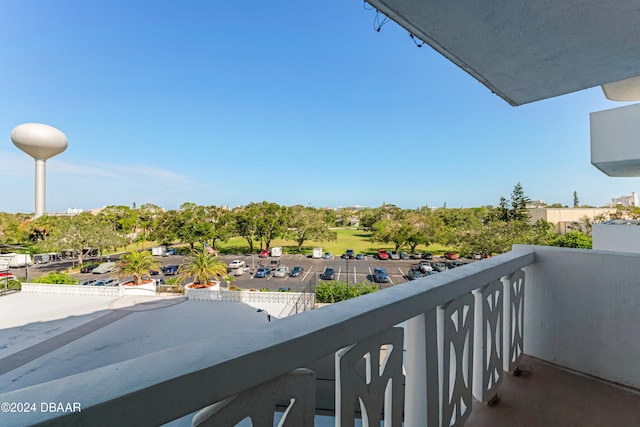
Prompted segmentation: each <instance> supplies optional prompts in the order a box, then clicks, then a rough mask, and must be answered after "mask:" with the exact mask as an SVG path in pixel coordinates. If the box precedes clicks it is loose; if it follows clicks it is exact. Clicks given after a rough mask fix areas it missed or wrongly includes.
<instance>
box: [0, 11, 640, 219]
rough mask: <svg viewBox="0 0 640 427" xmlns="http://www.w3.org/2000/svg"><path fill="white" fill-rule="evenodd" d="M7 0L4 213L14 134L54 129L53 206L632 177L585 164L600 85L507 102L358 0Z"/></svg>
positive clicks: (465, 198)
mask: <svg viewBox="0 0 640 427" xmlns="http://www.w3.org/2000/svg"><path fill="white" fill-rule="evenodd" d="M133 3H134V2H125V1H120V0H116V1H110V2H100V3H99V4H98V2H86V1H64V0H56V1H32V0H23V1H20V2H4V3H3V4H2V5H0V40H2V41H3V42H2V43H0V56H1V57H2V58H3V66H2V68H0V135H2V134H4V137H2V138H0V141H1V143H0V157H1V158H2V159H3V160H4V164H3V167H2V168H0V175H1V180H2V192H3V193H4V194H3V196H2V197H0V211H3V212H32V211H33V198H34V178H33V176H34V164H33V160H32V159H31V158H30V157H28V156H27V155H26V154H24V153H22V152H21V151H19V150H18V149H17V148H16V147H15V146H14V145H13V144H12V143H11V140H10V137H9V136H10V133H11V130H12V129H13V128H14V127H15V126H17V125H19V124H21V123H26V122H40V123H46V124H49V125H52V126H55V127H57V128H58V129H60V130H61V131H63V132H64V133H65V134H66V135H67V137H68V139H69V147H68V148H67V150H66V151H65V152H64V153H62V154H60V155H58V156H56V157H54V158H52V159H50V160H49V161H48V162H47V202H46V203H47V211H48V212H62V211H66V210H67V208H71V207H79V208H83V209H91V208H97V207H101V206H105V205H117V204H124V205H129V206H131V205H132V204H133V203H136V205H138V206H140V205H142V204H143V203H154V204H157V205H159V206H162V207H165V208H167V209H173V208H177V207H178V206H180V205H181V204H182V203H183V202H193V203H197V204H201V205H218V206H221V205H226V206H230V207H233V206H236V205H241V204H246V203H249V202H260V201H263V200H267V201H270V202H276V203H279V204H282V205H293V204H303V205H311V206H316V207H323V206H332V207H337V206H344V205H356V204H359V205H365V206H379V205H381V204H382V203H393V204H396V205H398V206H400V207H403V208H414V207H418V206H424V205H428V206H443V204H444V203H446V205H447V206H448V207H461V206H464V207H470V206H481V205H485V204H493V205H496V204H497V203H498V201H499V199H500V196H506V197H508V196H509V194H510V193H511V190H512V189H513V186H514V184H516V183H517V182H521V183H522V185H523V187H524V190H525V193H526V194H527V195H528V196H529V197H530V198H532V199H543V200H545V201H546V202H548V203H555V202H559V203H563V204H567V205H571V204H572V202H573V192H574V191H577V193H578V196H579V198H580V203H582V204H591V205H596V206H601V205H604V204H606V203H607V202H610V199H611V197H615V196H620V195H626V194H631V192H632V191H638V190H640V188H639V187H640V186H639V185H638V180H637V179H635V178H625V179H622V178H609V177H606V176H605V175H604V174H602V173H601V172H599V171H598V170H597V169H596V168H594V167H593V166H591V164H590V152H589V113H590V112H593V111H600V110H604V109H608V108H614V107H617V106H621V105H622V104H618V103H614V102H611V101H607V100H606V99H605V98H604V96H603V95H602V92H601V90H600V88H594V89H589V90H586V91H582V92H577V93H574V94H570V95H566V96H563V97H559V98H555V99H551V100H546V101H541V102H537V103H534V104H529V105H525V106H521V107H516V108H514V107H511V106H509V105H508V104H507V103H506V102H505V101H503V100H502V99H500V98H498V97H497V96H495V95H493V94H492V93H491V92H490V91H489V90H488V89H487V88H485V87H484V86H482V85H481V84H480V83H478V82H477V81H476V80H475V79H473V78H472V77H470V76H469V75H467V74H466V73H465V72H463V71H462V70H460V69H458V68H457V67H456V66H454V65H453V64H451V63H449V62H448V61H447V60H445V59H444V58H442V57H441V56H440V55H439V54H437V53H436V52H435V51H433V50H432V49H431V48H428V47H426V46H425V47H422V48H418V47H416V45H415V44H414V42H413V41H412V40H411V39H410V38H409V36H408V34H407V32H406V31H405V30H403V29H401V28H400V27H399V26H398V25H397V24H395V23H393V22H389V23H387V24H386V25H385V26H383V27H382V29H381V31H380V32H376V31H375V30H374V28H373V25H374V20H375V15H376V14H375V12H374V11H373V10H367V9H366V8H364V7H363V3H362V2H359V1H344V0H341V1H337V0H327V1H324V2H285V1H278V0H276V1H270V2H263V1H249V2H205V1H183V2H177V1H174V2H167V1H153V2H152V1H141V2H135V4H133Z"/></svg>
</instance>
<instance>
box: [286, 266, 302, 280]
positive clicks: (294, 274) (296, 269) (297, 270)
mask: <svg viewBox="0 0 640 427" xmlns="http://www.w3.org/2000/svg"><path fill="white" fill-rule="evenodd" d="M302 273H304V268H302V267H301V266H299V265H296V266H295V267H293V269H292V270H291V272H290V273H289V276H291V277H298V276H300V275H301V274H302Z"/></svg>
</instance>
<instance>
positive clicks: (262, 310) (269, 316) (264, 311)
mask: <svg viewBox="0 0 640 427" xmlns="http://www.w3.org/2000/svg"><path fill="white" fill-rule="evenodd" d="M257 313H264V314H266V315H267V320H268V321H269V322H271V315H270V314H269V312H267V310H264V309H262V308H259V309H258V311H257Z"/></svg>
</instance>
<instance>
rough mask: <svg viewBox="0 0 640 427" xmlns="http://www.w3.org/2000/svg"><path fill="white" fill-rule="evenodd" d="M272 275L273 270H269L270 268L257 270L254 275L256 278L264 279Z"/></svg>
mask: <svg viewBox="0 0 640 427" xmlns="http://www.w3.org/2000/svg"><path fill="white" fill-rule="evenodd" d="M270 274H271V270H270V269H269V267H260V268H259V269H257V270H256V274H254V277H257V278H260V279H262V278H265V277H267V276H269V275H270Z"/></svg>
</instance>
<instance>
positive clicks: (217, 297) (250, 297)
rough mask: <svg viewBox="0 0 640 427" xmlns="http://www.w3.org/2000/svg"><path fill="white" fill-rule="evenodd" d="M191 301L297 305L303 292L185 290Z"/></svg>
mask: <svg viewBox="0 0 640 427" xmlns="http://www.w3.org/2000/svg"><path fill="white" fill-rule="evenodd" d="M185 294H186V296H187V297H188V298H189V299H190V300H195V301H224V302H243V303H248V302H250V303H275V304H295V303H296V301H298V300H299V299H300V297H301V296H302V295H303V293H302V292H259V291H224V290H220V291H214V290H210V289H185Z"/></svg>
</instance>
